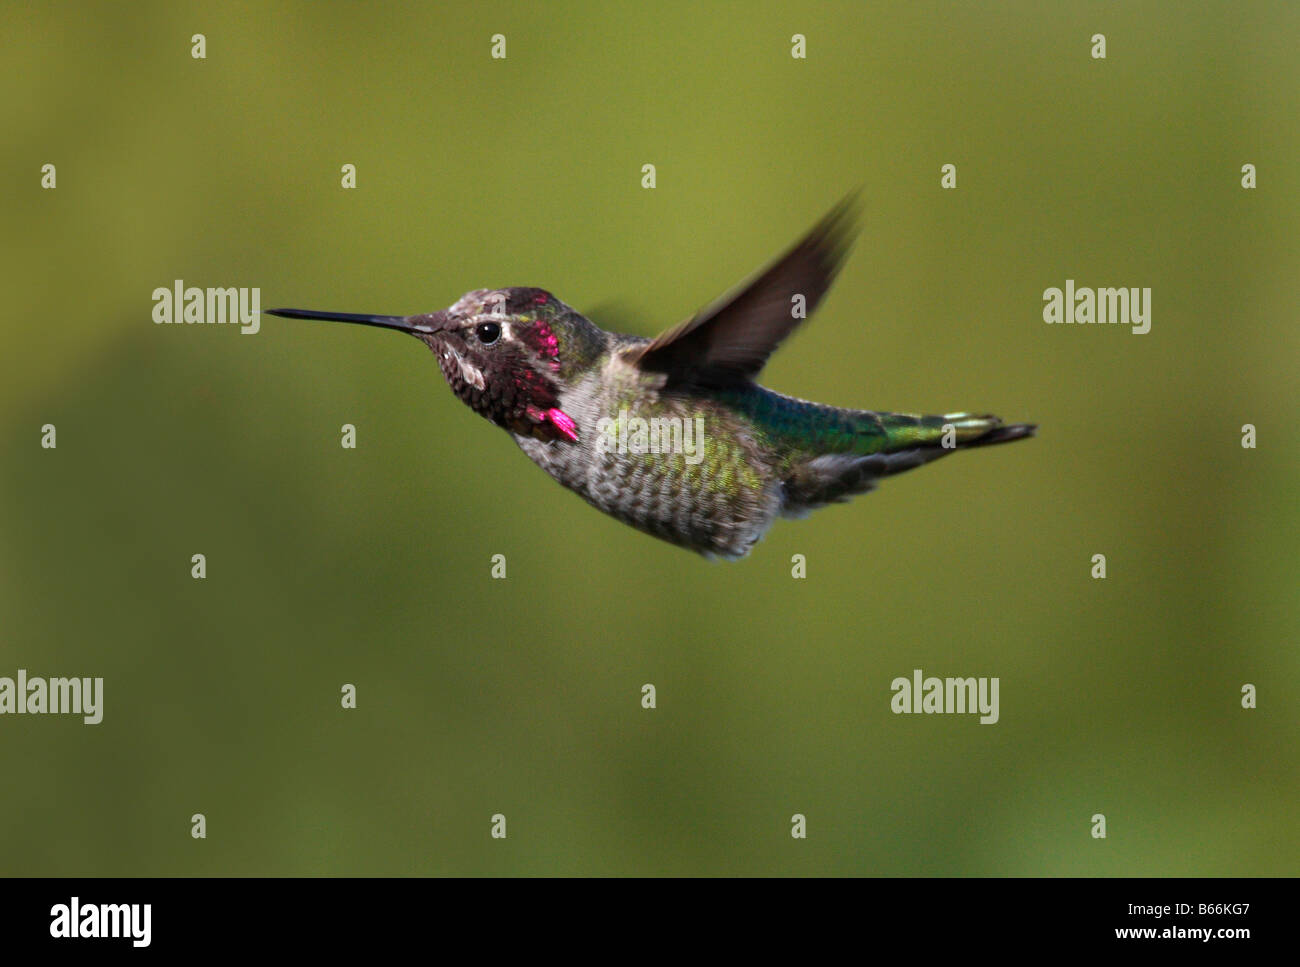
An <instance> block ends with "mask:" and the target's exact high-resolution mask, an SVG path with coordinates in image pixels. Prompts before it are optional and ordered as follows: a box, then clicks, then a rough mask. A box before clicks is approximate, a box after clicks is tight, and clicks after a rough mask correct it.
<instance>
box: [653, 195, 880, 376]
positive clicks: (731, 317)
mask: <svg viewBox="0 0 1300 967" xmlns="http://www.w3.org/2000/svg"><path fill="white" fill-rule="evenodd" d="M855 198H856V196H855V195H850V196H849V197H848V198H846V199H844V200H843V201H842V202H840V203H839V204H838V205H836V206H835V207H834V208H833V209H831V211H830V213H829V214H827V215H826V217H825V218H823V219H822V220H821V221H820V222H818V223H817V224H816V225H815V226H813V229H812V231H810V232H809V233H808V234H807V235H806V236H804V237H803V238H802V239H801V240H800V241H799V242H798V243H797V244H796V245H795V246H794V248H792V249H790V251H788V252H786V253H785V255H783V256H781V257H780V258H779V259H777V260H776V261H775V262H774V263H772V265H771V266H770V267H769V268H768V269H767V270H766V271H764V272H763V273H762V274H761V275H759V276H758V277H757V278H755V279H754V280H753V281H751V282H749V283H747V284H745V285H743V286H741V287H740V288H738V289H736V290H734V291H733V292H731V293H728V294H727V295H725V296H723V297H722V298H721V299H719V300H718V301H717V302H715V303H714V304H713V305H711V306H709V307H708V308H707V309H702V310H701V311H700V312H698V313H696V314H695V315H694V316H692V317H691V318H690V319H688V320H686V322H684V323H682V324H681V325H679V326H677V327H675V328H673V329H670V330H668V331H667V332H665V333H663V334H662V335H661V336H659V337H658V338H657V339H655V340H653V341H652V342H650V343H649V344H648V345H646V346H642V347H639V348H638V349H636V350H634V351H633V353H632V355H631V357H630V358H631V361H632V362H635V363H636V365H638V366H639V367H640V368H641V369H643V370H649V371H652V372H658V373H664V374H666V375H667V376H668V381H669V382H670V383H693V384H700V385H725V384H727V383H735V382H738V381H743V380H747V379H752V378H753V377H754V376H757V375H758V373H759V371H760V370H761V369H762V368H763V364H764V363H766V362H767V358H768V357H769V356H770V355H772V352H773V351H774V350H775V349H776V347H777V346H779V345H780V344H781V341H782V340H783V339H785V337H786V336H788V335H789V334H790V333H791V332H793V331H794V330H795V328H796V327H797V326H798V325H799V323H801V322H803V321H804V319H805V318H806V317H807V316H810V315H812V313H813V310H814V309H816V308H817V304H818V303H819V302H821V300H822V297H823V296H824V295H825V294H826V290H827V289H829V288H830V286H831V282H832V281H834V279H835V274H836V273H837V272H838V271H839V268H840V265H841V263H843V261H844V256H845V255H846V254H847V253H848V249H849V245H850V244H851V242H852V240H853V225H854V217H853V213H854V203H855ZM795 296H803V299H804V303H803V306H802V308H803V312H802V313H799V314H798V315H796V313H795V308H796V303H795V301H794V297H795Z"/></svg>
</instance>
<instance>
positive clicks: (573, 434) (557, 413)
mask: <svg viewBox="0 0 1300 967" xmlns="http://www.w3.org/2000/svg"><path fill="white" fill-rule="evenodd" d="M545 415H546V422H547V423H549V424H551V426H553V427H555V429H556V430H557V431H558V432H559V434H560V436H562V437H564V438H565V439H566V440H568V441H569V442H570V443H577V442H578V425H577V424H576V423H574V422H573V419H572V418H571V417H570V416H569V414H568V413H565V412H564V410H561V409H559V408H558V407H551V408H550V409H549V410H547V411H546V414H545Z"/></svg>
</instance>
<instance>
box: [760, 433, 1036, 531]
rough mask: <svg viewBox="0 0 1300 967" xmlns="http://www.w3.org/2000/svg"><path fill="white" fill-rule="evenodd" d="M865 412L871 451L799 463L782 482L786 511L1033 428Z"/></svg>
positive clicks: (801, 512) (793, 513) (803, 510)
mask: <svg viewBox="0 0 1300 967" xmlns="http://www.w3.org/2000/svg"><path fill="white" fill-rule="evenodd" d="M864 416H867V417H870V418H871V422H872V426H873V429H874V433H875V439H874V440H871V442H870V443H869V444H868V445H870V446H874V447H875V452H873V453H866V454H863V453H860V452H853V451H850V452H837V453H823V454H820V455H818V456H815V457H813V458H812V459H810V460H807V461H805V462H803V463H802V464H800V465H799V466H798V467H797V468H796V469H795V472H794V473H793V474H791V476H790V477H789V478H788V479H787V480H786V482H785V503H784V509H783V513H784V515H785V516H787V517H803V516H805V515H806V514H807V513H809V512H810V511H812V510H815V509H817V508H818V507H823V506H825V505H826V504H831V503H841V502H843V501H846V500H848V499H850V498H852V497H856V496H857V495H858V494H863V493H866V492H867V491H869V490H872V489H874V488H875V486H876V481H878V480H879V479H880V478H882V477H890V476H893V475H894V474H896V473H903V472H904V471H907V470H914V469H915V468H917V467H921V466H924V465H925V464H927V463H932V462H933V461H935V460H938V459H939V458H941V457H946V456H947V455H948V454H950V453H953V452H954V451H956V450H965V449H969V448H971V447H984V446H992V445H994V444H997V443H1010V442H1012V441H1013V440H1023V439H1025V438H1026V437H1031V436H1033V435H1034V431H1035V430H1037V429H1038V427H1037V426H1036V425H1035V424H1032V423H1003V422H1002V421H1001V420H1000V419H999V418H998V417H996V416H990V415H983V416H976V415H974V414H971V413H947V414H944V415H942V416H910V415H905V414H901V413H868V414H864ZM882 431H883V433H882ZM882 436H883V438H882Z"/></svg>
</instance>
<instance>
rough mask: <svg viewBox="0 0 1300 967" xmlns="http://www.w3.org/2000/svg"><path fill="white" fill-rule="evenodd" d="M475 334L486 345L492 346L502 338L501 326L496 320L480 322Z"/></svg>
mask: <svg viewBox="0 0 1300 967" xmlns="http://www.w3.org/2000/svg"><path fill="white" fill-rule="evenodd" d="M474 335H476V336H478V341H479V342H481V343H482V344H483V345H484V346H491V345H492V344H493V343H494V342H496V341H497V340H498V339H500V338H501V327H500V326H499V325H497V324H496V323H495V322H480V323H479V324H478V325H477V326H475V327H474Z"/></svg>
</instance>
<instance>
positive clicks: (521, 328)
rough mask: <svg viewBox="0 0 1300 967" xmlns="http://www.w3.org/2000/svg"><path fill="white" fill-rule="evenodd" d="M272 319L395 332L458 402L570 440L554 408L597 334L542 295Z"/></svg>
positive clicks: (511, 424)
mask: <svg viewBox="0 0 1300 967" xmlns="http://www.w3.org/2000/svg"><path fill="white" fill-rule="evenodd" d="M270 312H271V314H272V315H277V316H286V317H289V318H296V319H330V320H334V321H338V322H355V323H360V324H362V325H369V326H379V327H382V328H385V329H397V330H399V331H401V332H406V333H409V334H411V335H413V336H415V337H416V338H417V339H419V340H420V341H421V342H423V343H424V344H425V345H426V346H428V347H429V349H430V350H432V351H433V354H434V355H435V356H436V357H437V358H438V365H439V367H440V368H441V369H442V375H443V376H444V377H445V378H446V380H447V384H448V385H449V386H450V387H451V389H452V392H454V393H455V394H456V395H457V396H458V397H460V399H461V401H462V402H464V403H465V405H467V406H468V407H469V408H470V409H472V410H473V411H474V412H475V413H478V414H479V415H480V416H483V417H485V418H486V419H488V420H491V421H492V422H493V423H495V424H496V425H497V426H500V427H504V428H505V429H507V430H510V431H511V432H513V433H519V434H522V435H526V436H533V437H536V438H538V439H542V440H560V441H568V442H570V443H573V442H577V439H578V436H577V427H576V426H575V424H574V422H573V420H572V419H571V418H570V417H569V415H568V414H566V413H565V412H564V410H563V409H561V403H560V395H561V393H562V392H563V390H564V388H565V386H566V385H567V384H568V383H569V382H570V381H571V380H573V379H574V378H575V377H576V376H578V375H579V374H581V373H582V372H583V371H584V370H585V368H586V367H587V366H588V365H589V364H590V363H591V362H592V361H593V360H594V359H595V358H596V357H597V356H598V355H599V354H600V352H601V350H602V349H603V346H604V334H603V333H602V331H601V330H600V329H599V328H597V327H596V326H595V325H594V324H593V323H591V322H590V321H588V320H587V319H586V318H585V317H584V316H582V314H581V313H578V312H576V311H575V310H573V309H571V308H570V307H569V306H567V305H565V304H564V303H563V302H561V301H560V300H559V299H557V298H555V296H553V295H551V294H550V293H549V292H546V291H545V290H543V289H536V288H531V287H523V286H517V287H512V288H507V289H475V290H474V291H472V292H467V293H465V295H463V296H461V298H460V299H458V300H457V301H456V302H455V303H454V304H453V305H451V306H450V307H449V308H447V309H441V310H439V311H437V312H430V313H426V314H423V315H416V316H369V315H353V314H351V313H337V312H314V311H311V310H304V309H272V310H270Z"/></svg>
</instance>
